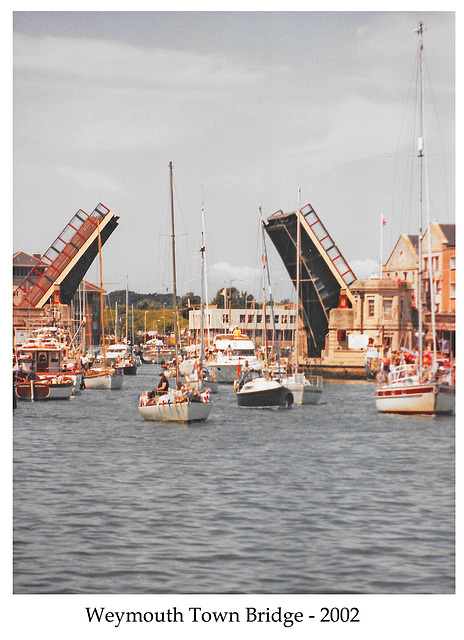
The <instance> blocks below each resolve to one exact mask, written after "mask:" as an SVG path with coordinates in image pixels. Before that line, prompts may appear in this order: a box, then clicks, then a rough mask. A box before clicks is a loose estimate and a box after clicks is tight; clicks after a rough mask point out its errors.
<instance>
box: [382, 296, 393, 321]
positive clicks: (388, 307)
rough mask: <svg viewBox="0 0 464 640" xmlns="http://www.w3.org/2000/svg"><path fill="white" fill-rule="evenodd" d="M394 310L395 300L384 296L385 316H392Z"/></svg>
mask: <svg viewBox="0 0 464 640" xmlns="http://www.w3.org/2000/svg"><path fill="white" fill-rule="evenodd" d="M392 310H393V300H392V299H391V298H384V300H383V317H384V318H391V317H392Z"/></svg>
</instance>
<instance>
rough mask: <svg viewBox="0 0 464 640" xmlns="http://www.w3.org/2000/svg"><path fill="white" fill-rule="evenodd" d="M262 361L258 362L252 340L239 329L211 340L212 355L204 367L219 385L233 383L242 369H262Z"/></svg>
mask: <svg viewBox="0 0 464 640" xmlns="http://www.w3.org/2000/svg"><path fill="white" fill-rule="evenodd" d="M263 364H264V363H263V361H262V360H258V357H257V355H256V348H255V345H254V343H253V340H252V339H251V338H250V337H249V336H247V335H246V334H242V333H241V331H240V329H237V328H236V329H234V331H233V332H231V333H226V334H223V333H221V334H219V335H217V336H215V338H214V340H213V355H212V356H211V357H210V358H208V359H207V361H206V366H207V368H208V369H210V371H211V373H213V374H214V375H215V377H216V380H217V381H218V382H219V383H222V382H227V383H231V384H232V383H233V382H234V380H236V379H237V378H238V377H239V376H240V372H241V370H242V369H243V368H244V367H250V368H251V367H252V368H254V369H262V367H263Z"/></svg>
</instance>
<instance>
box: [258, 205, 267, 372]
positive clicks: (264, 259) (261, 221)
mask: <svg viewBox="0 0 464 640" xmlns="http://www.w3.org/2000/svg"><path fill="white" fill-rule="evenodd" d="M259 220H260V227H261V254H262V262H263V333H264V363H265V365H266V370H267V369H268V368H269V362H268V354H267V346H268V345H267V326H266V279H265V275H264V270H265V268H266V253H265V247H264V234H263V215H262V212H261V207H260V208H259Z"/></svg>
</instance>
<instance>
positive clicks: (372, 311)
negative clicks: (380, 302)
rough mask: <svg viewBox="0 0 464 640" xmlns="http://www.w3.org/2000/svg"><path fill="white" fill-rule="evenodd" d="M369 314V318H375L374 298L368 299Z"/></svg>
mask: <svg viewBox="0 0 464 640" xmlns="http://www.w3.org/2000/svg"><path fill="white" fill-rule="evenodd" d="M367 315H368V317H369V318H373V317H374V316H375V300H374V298H368V299H367Z"/></svg>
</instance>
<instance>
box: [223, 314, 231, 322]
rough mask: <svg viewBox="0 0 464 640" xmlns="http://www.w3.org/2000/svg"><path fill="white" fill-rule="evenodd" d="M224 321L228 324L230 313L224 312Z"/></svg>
mask: <svg viewBox="0 0 464 640" xmlns="http://www.w3.org/2000/svg"><path fill="white" fill-rule="evenodd" d="M222 321H223V322H225V323H226V324H227V322H229V314H228V313H223V314H222Z"/></svg>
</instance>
